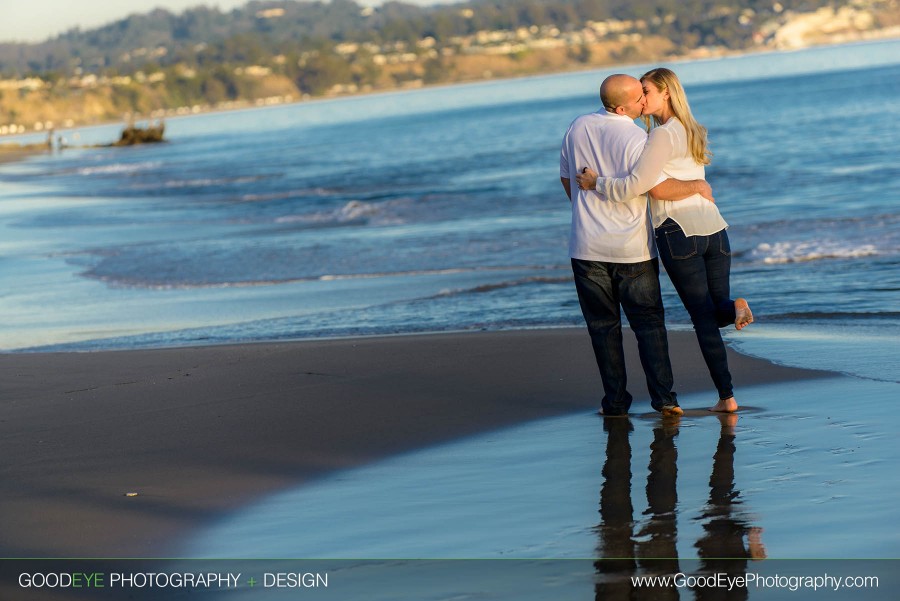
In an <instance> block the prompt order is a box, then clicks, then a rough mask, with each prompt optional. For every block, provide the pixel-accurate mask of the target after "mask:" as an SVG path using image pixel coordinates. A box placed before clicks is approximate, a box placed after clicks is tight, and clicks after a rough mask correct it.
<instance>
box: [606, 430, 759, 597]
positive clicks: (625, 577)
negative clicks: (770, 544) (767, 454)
mask: <svg viewBox="0 0 900 601" xmlns="http://www.w3.org/2000/svg"><path fill="white" fill-rule="evenodd" d="M737 419H738V416H737V415H734V414H722V415H720V416H719V420H720V421H721V423H722V428H721V430H720V434H719V442H718V445H717V447H716V450H715V453H714V454H713V462H712V474H711V475H710V478H709V498H708V501H707V504H706V506H705V507H704V508H703V511H702V513H701V515H700V518H699V519H700V520H702V521H703V531H704V533H703V536H702V537H700V539H699V540H697V541H696V543H695V544H694V547H695V549H696V550H697V556H698V557H699V560H700V561H699V566H698V572H699V573H701V574H722V573H727V574H731V575H734V574H745V573H746V571H747V561H748V560H750V559H754V560H755V559H765V548H764V547H763V545H762V542H761V539H760V534H761V529H760V528H758V527H754V526H751V525H750V523H749V522H748V520H747V518H746V517H745V515H744V512H742V511H739V510H738V508H739V505H740V503H741V500H740V491H738V490H736V489H735V482H734V452H735V445H734V440H735V430H734V425H735V423H736V422H737ZM679 421H680V419H679V418H674V419H671V420H663V421H661V422H659V424H658V425H657V426H656V427H655V428H654V429H653V442H651V443H650V463H649V466H648V474H647V486H646V493H647V509H646V511H645V512H644V514H643V515H645V516H646V519H645V520H644V522H643V524H641V526H640V529H639V530H638V531H637V532H635V526H636V522H635V519H634V508H633V506H632V499H631V442H630V434H631V432H632V430H633V429H634V428H633V426H632V424H631V420H630V419H628V418H625V419H607V420H604V424H603V429H604V430H605V431H606V432H607V443H606V459H605V461H604V464H603V486H602V488H601V489H600V519H601V523H600V525H599V526H598V527H597V533H598V537H599V541H598V545H597V551H598V557H602V558H604V559H600V560H598V561H596V562H595V564H594V565H595V569H596V571H597V583H596V585H595V593H596V594H595V598H596V599H598V600H600V599H604V600H605V599H653V600H657V599H660V600H666V599H679V590H678V588H676V587H675V586H669V587H662V586H638V585H637V583H635V582H634V581H633V580H632V576H637V575H646V576H653V575H659V576H674V575H675V574H678V573H679V572H683V571H686V567H685V566H684V565H680V562H679V559H678V549H677V540H678V536H677V535H678V523H677V515H678V514H677V512H676V509H677V504H678V493H677V489H676V482H677V475H678V467H677V459H678V450H677V448H676V446H675V438H676V437H677V436H678V428H679ZM635 558H636V559H635ZM690 571H691V572H692V573H693V570H692V569H691V570H690ZM693 590H694V594H695V597H696V598H697V599H717V598H722V599H730V600H732V599H733V600H738V599H746V598H747V596H748V594H747V589H746V588H740V587H738V588H734V589H732V590H731V591H728V590H724V589H717V588H714V587H700V586H698V587H694V589H693Z"/></svg>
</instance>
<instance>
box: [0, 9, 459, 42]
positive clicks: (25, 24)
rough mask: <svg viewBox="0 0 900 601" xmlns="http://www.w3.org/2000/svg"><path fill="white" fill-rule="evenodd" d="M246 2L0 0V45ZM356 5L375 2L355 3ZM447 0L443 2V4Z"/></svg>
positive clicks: (32, 40)
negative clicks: (163, 12)
mask: <svg viewBox="0 0 900 601" xmlns="http://www.w3.org/2000/svg"><path fill="white" fill-rule="evenodd" d="M248 1H249V0H0V15H2V16H0V42H41V41H43V40H46V39H47V38H50V37H53V36H55V35H57V34H60V33H62V32H64V31H68V30H69V29H71V28H73V27H81V29H93V28H95V27H99V26H101V25H105V24H107V23H110V22H112V21H117V20H119V19H122V18H124V17H127V16H128V15H130V14H132V13H145V12H149V11H151V10H153V9H154V8H165V9H167V10H170V11H172V12H174V13H180V12H182V11H184V10H185V9H187V8H192V7H194V6H198V5H203V4H205V5H207V6H215V7H218V8H220V9H221V10H223V11H226V10H231V9H232V8H235V7H238V6H243V5H244V4H247V2H248ZM356 1H357V4H360V5H377V4H381V2H380V1H379V0H356ZM447 1H448V0H443V2H447ZM405 2H407V3H408V4H419V5H426V4H436V3H438V2H437V0H405Z"/></svg>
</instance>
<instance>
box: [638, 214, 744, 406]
mask: <svg viewBox="0 0 900 601" xmlns="http://www.w3.org/2000/svg"><path fill="white" fill-rule="evenodd" d="M656 246H657V248H658V249H659V258H660V259H661V260H662V263H663V265H664V266H665V268H666V272H667V273H668V274H669V279H671V280H672V283H673V284H674V285H675V290H676V291H677V292H678V296H679V297H681V302H682V303H683V304H684V308H685V309H687V311H688V313H689V314H690V316H691V321H692V322H693V324H694V331H695V332H696V333H697V342H699V343H700V352H701V353H703V359H704V360H705V361H706V366H707V367H708V368H709V375H710V376H712V380H713V384H715V386H716V390H718V392H719V398H720V399H727V398H730V397H732V396H734V390H733V389H732V386H731V372H729V371H728V356H727V355H726V354H725V343H724V342H722V334H721V333H720V332H719V328H722V327H725V326H727V325H729V324H733V323H734V320H735V317H736V316H735V312H734V301H733V300H732V299H731V297H730V294H731V291H730V287H729V283H728V278H729V273H730V271H731V246H730V245H729V244H728V234H727V233H726V231H725V230H724V229H723V230H722V231H720V232H716V233H715V234H712V235H710V236H685V235H684V232H683V231H682V230H681V226H680V225H678V224H677V223H676V222H675V221H673V220H671V219H667V220H666V221H665V223H663V224H662V225H661V226H659V227H658V228H656Z"/></svg>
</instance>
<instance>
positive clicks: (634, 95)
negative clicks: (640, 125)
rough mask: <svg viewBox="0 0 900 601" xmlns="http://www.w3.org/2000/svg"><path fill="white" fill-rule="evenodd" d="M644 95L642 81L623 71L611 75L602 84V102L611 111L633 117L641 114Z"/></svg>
mask: <svg viewBox="0 0 900 601" xmlns="http://www.w3.org/2000/svg"><path fill="white" fill-rule="evenodd" d="M643 96H644V90H643V87H642V86H641V82H639V81H638V80H637V79H635V78H634V77H632V76H631V75H624V74H622V73H617V74H616V75H610V76H609V77H607V78H606V79H604V80H603V83H602V84H600V102H602V103H603V106H604V107H606V110H608V111H609V112H611V113H619V114H621V115H628V116H629V117H631V118H635V117H638V116H640V114H641V109H642V108H643V104H642V102H643ZM635 111H636V113H635Z"/></svg>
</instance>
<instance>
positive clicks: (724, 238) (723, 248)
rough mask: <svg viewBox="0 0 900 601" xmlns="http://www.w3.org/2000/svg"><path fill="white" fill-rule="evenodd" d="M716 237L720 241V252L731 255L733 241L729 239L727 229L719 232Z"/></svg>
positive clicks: (727, 255)
mask: <svg viewBox="0 0 900 601" xmlns="http://www.w3.org/2000/svg"><path fill="white" fill-rule="evenodd" d="M716 237H717V238H718V241H719V253H720V254H723V255H725V256H726V257H730V256H731V243H730V242H729V241H728V234H727V233H726V232H725V230H722V231H721V232H718V233H717V234H716Z"/></svg>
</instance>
